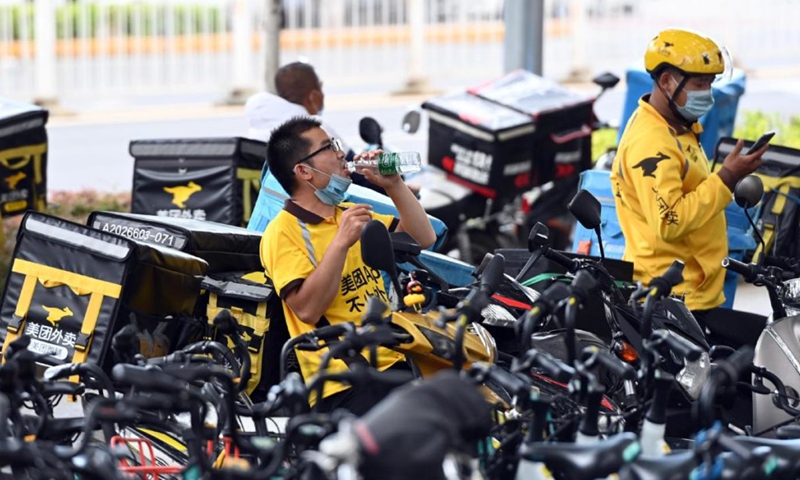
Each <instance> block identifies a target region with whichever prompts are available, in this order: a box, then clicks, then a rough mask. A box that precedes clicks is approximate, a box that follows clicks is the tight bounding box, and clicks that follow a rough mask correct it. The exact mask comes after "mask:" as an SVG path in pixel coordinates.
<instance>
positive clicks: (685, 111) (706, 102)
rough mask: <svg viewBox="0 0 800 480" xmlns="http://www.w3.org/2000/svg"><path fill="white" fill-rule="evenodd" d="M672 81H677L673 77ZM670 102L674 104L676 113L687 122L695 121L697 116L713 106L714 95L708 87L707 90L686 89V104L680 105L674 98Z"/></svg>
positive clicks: (708, 110) (700, 115)
mask: <svg viewBox="0 0 800 480" xmlns="http://www.w3.org/2000/svg"><path fill="white" fill-rule="evenodd" d="M672 81H673V82H675V83H677V81H676V80H675V79H674V78H673V79H672ZM672 102H673V103H674V104H675V108H676V109H677V110H678V113H680V114H681V116H682V117H683V118H685V119H686V121H687V122H696V121H697V119H698V118H700V117H702V116H703V115H705V114H706V113H708V112H710V111H711V108H712V107H713V106H714V95H713V94H712V93H711V89H710V88H709V89H708V90H694V91H693V90H686V105H684V106H682V107H681V106H680V105H678V104H677V103H675V100H674V99H673V101H672Z"/></svg>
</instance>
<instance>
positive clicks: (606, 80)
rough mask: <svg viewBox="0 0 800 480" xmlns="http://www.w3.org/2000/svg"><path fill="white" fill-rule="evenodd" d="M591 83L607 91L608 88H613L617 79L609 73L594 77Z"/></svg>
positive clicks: (617, 81)
mask: <svg viewBox="0 0 800 480" xmlns="http://www.w3.org/2000/svg"><path fill="white" fill-rule="evenodd" d="M592 82H594V84H595V85H597V86H599V87H600V88H602V89H603V90H608V89H609V88H614V87H615V86H616V85H617V84H618V83H619V77H618V76H616V75H614V74H613V73H611V72H605V73H601V74H600V75H598V76H596V77H594V78H593V79H592Z"/></svg>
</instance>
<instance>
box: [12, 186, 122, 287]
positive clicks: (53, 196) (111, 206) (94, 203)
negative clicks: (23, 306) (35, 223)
mask: <svg viewBox="0 0 800 480" xmlns="http://www.w3.org/2000/svg"><path fill="white" fill-rule="evenodd" d="M48 197H49V203H48V205H47V212H46V213H48V214H50V215H55V216H56V217H60V218H63V219H66V220H70V221H73V222H76V223H80V224H83V225H85V224H86V220H87V219H88V218H89V214H90V213H92V212H94V211H95V210H107V211H111V212H130V211H131V195H130V193H99V192H96V191H94V190H84V191H80V192H50V195H49V196H48ZM21 221H22V215H18V216H16V217H12V218H7V219H4V220H2V222H0V228H2V229H3V233H4V234H5V240H6V241H5V243H3V245H0V292H2V291H3V289H4V287H5V285H6V277H7V276H8V270H9V268H10V267H11V257H12V255H13V254H14V245H15V244H16V239H17V232H18V230H19V224H20V222H21Z"/></svg>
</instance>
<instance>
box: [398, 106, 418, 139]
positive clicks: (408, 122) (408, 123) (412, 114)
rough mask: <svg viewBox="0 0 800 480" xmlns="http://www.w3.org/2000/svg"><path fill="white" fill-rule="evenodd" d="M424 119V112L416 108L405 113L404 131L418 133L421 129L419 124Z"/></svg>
mask: <svg viewBox="0 0 800 480" xmlns="http://www.w3.org/2000/svg"><path fill="white" fill-rule="evenodd" d="M421 121H422V114H421V113H419V110H418V109H416V108H414V109H411V110H409V111H407V112H406V114H405V115H403V122H402V126H403V131H404V132H406V133H416V132H417V130H419V124H420V122H421Z"/></svg>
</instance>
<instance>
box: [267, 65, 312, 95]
mask: <svg viewBox="0 0 800 480" xmlns="http://www.w3.org/2000/svg"><path fill="white" fill-rule="evenodd" d="M319 86H320V83H319V77H318V76H317V72H315V71H314V67H312V66H311V65H310V64H308V63H304V62H293V63H289V64H287V65H284V66H282V67H281V68H279V69H278V73H276V74H275V90H276V91H277V93H278V95H279V96H280V97H281V98H283V99H285V100H287V101H289V102H292V103H296V104H298V105H301V104H302V103H303V99H304V98H305V97H306V95H308V92H310V91H312V90H314V89H316V88H319Z"/></svg>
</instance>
